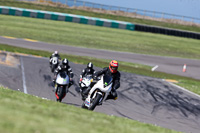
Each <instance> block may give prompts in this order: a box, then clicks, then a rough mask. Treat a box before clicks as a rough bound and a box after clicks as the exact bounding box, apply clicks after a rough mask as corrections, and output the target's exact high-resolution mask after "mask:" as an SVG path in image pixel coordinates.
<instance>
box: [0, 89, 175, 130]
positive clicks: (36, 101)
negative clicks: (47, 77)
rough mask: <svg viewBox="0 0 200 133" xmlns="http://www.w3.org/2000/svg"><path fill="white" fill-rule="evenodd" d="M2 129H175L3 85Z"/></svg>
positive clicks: (0, 97)
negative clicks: (59, 101) (111, 114)
mask: <svg viewBox="0 0 200 133" xmlns="http://www.w3.org/2000/svg"><path fill="white" fill-rule="evenodd" d="M0 105H1V108H0V117H1V120H0V132H1V133H102V132H106V133H175V131H172V130H169V129H165V128H161V127H158V126H153V125H150V124H143V123H140V122H137V121H134V120H130V119H126V118H120V117H116V116H108V115H105V114H102V113H97V112H92V111H87V110H84V109H81V108H78V107H75V106H72V105H67V104H63V103H57V102H54V101H50V100H43V99H41V98H37V97H35V96H32V95H28V94H24V93H21V92H18V91H13V90H10V89H5V88H3V87H0Z"/></svg>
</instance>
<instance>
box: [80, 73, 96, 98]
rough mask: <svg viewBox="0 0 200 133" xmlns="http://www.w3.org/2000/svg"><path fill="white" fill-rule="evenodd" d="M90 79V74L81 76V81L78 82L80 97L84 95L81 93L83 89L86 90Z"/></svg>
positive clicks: (90, 81)
mask: <svg viewBox="0 0 200 133" xmlns="http://www.w3.org/2000/svg"><path fill="white" fill-rule="evenodd" d="M92 81H93V79H92V75H87V76H85V77H83V79H82V81H81V82H80V84H79V86H80V88H81V96H82V97H85V96H84V94H83V91H86V89H87V88H88V87H90V85H91V83H92Z"/></svg>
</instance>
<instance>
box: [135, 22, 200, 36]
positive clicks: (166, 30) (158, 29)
mask: <svg viewBox="0 0 200 133" xmlns="http://www.w3.org/2000/svg"><path fill="white" fill-rule="evenodd" d="M135 30H136V31H144V32H151V33H159V34H165V35H172V36H179V37H186V38H194V39H200V33H197V32H189V31H183V30H176V29H170V28H163V27H156V26H149V25H140V24H135Z"/></svg>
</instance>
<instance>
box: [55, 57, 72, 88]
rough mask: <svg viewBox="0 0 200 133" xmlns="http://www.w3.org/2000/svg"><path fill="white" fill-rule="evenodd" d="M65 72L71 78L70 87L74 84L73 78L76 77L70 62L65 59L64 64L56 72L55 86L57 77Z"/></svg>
mask: <svg viewBox="0 0 200 133" xmlns="http://www.w3.org/2000/svg"><path fill="white" fill-rule="evenodd" d="M63 71H66V72H67V75H68V76H69V79H70V83H69V87H70V86H71V85H72V84H73V77H74V74H73V72H72V68H71V67H70V66H69V61H68V59H67V58H64V59H63V60H62V64H61V65H59V66H58V67H57V68H56V70H55V76H54V79H53V82H54V84H55V80H56V77H57V75H58V73H59V72H63Z"/></svg>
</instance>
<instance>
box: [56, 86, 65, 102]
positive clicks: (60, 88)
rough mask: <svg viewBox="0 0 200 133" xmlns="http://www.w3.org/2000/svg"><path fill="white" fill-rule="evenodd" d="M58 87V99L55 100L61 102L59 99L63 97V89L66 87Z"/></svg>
mask: <svg viewBox="0 0 200 133" xmlns="http://www.w3.org/2000/svg"><path fill="white" fill-rule="evenodd" d="M58 89H59V90H58V91H59V94H58V97H59V99H57V101H58V102H61V101H62V98H63V96H64V94H65V93H66V92H65V89H66V88H64V87H63V88H62V87H58Z"/></svg>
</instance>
